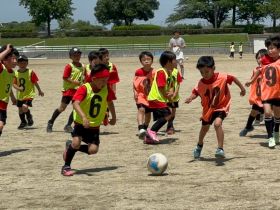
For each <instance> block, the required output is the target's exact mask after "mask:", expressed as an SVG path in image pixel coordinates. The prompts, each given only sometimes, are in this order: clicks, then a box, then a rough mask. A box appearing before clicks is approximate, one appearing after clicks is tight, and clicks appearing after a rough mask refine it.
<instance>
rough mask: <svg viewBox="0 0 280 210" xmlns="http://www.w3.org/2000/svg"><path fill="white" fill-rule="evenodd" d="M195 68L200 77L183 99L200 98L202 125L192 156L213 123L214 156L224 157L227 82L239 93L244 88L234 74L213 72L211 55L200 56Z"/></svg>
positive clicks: (187, 101) (227, 108)
mask: <svg viewBox="0 0 280 210" xmlns="http://www.w3.org/2000/svg"><path fill="white" fill-rule="evenodd" d="M196 68H197V69H198V70H199V71H200V74H201V76H202V79H200V80H199V82H198V84H197V86H196V87H195V88H194V89H193V91H192V94H191V95H190V96H189V97H188V98H187V99H186V100H185V103H187V104H188V103H191V102H192V101H193V100H194V99H196V98H197V97H198V96H200V98H201V105H202V107H203V111H202V117H201V121H202V126H201V129H200V133H199V140H198V143H197V146H196V147H195V149H194V151H193V155H194V158H199V157H200V155H201V151H202V148H203V143H204V142H203V140H204V137H205V136H206V134H207V132H208V131H209V128H210V125H211V124H212V123H214V127H215V130H216V136H217V141H218V148H217V150H216V153H215V157H217V158H224V157H225V153H224V149H223V146H224V130H223V127H222V123H223V120H224V118H225V117H226V116H227V114H228V112H229V107H230V102H231V96H230V91H229V88H228V84H231V83H232V82H234V83H235V84H236V85H237V86H238V87H239V88H240V95H241V96H244V95H245V92H246V91H245V88H244V87H243V85H242V84H241V83H240V81H239V80H238V79H237V78H235V77H234V76H231V75H228V74H223V73H218V72H216V73H214V71H215V62H214V59H213V57H212V56H202V57H200V58H199V59H198V61H197V65H196Z"/></svg>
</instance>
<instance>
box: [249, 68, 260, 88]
mask: <svg viewBox="0 0 280 210" xmlns="http://www.w3.org/2000/svg"><path fill="white" fill-rule="evenodd" d="M260 73H261V71H260V69H258V70H257V71H256V72H255V74H254V76H253V77H252V78H251V80H250V81H249V82H246V83H245V86H247V87H249V86H250V85H251V84H252V83H253V82H254V81H255V80H256V79H257V78H258V77H259V75H260Z"/></svg>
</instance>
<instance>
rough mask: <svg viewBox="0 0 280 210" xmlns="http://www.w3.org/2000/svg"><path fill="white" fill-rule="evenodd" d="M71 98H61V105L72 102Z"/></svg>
mask: <svg viewBox="0 0 280 210" xmlns="http://www.w3.org/2000/svg"><path fill="white" fill-rule="evenodd" d="M72 98H73V96H62V98H61V103H64V104H70V102H71V101H72Z"/></svg>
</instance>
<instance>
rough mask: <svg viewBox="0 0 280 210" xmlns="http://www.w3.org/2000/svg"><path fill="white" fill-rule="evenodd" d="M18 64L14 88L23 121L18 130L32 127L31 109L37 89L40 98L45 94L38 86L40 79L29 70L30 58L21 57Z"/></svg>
mask: <svg viewBox="0 0 280 210" xmlns="http://www.w3.org/2000/svg"><path fill="white" fill-rule="evenodd" d="M17 62H18V63H17V64H18V67H19V69H18V70H17V71H16V72H15V79H14V84H13V87H14V88H15V89H16V90H17V107H18V114H19V118H20V120H21V123H20V125H19V126H18V129H23V128H25V127H26V126H27V125H28V126H32V125H33V123H34V122H33V117H32V114H31V112H30V109H29V107H32V101H33V99H34V97H35V95H36V93H35V87H36V88H37V90H38V93H39V96H44V92H43V91H42V90H41V88H40V86H39V84H38V81H39V79H38V77H37V75H36V73H35V72H34V71H33V70H32V69H29V68H27V66H28V58H27V57H26V56H25V55H20V56H19V57H18V59H17ZM34 86H35V87H34Z"/></svg>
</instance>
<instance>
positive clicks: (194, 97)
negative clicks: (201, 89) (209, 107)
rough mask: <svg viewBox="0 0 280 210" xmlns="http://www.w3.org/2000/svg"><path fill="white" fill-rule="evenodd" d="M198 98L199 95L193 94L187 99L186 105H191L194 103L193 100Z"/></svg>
mask: <svg viewBox="0 0 280 210" xmlns="http://www.w3.org/2000/svg"><path fill="white" fill-rule="evenodd" d="M196 98H197V95H196V94H193V93H192V94H191V95H190V96H189V97H188V98H186V100H185V103H187V104H189V103H191V102H192V100H194V99H196Z"/></svg>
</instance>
